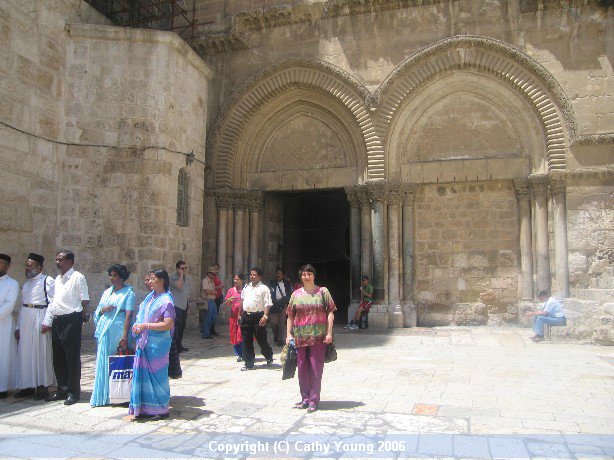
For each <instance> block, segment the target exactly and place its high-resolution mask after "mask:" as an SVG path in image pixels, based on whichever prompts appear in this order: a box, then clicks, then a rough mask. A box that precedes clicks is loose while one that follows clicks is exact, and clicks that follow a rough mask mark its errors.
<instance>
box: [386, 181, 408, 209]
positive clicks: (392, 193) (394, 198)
mask: <svg viewBox="0 0 614 460" xmlns="http://www.w3.org/2000/svg"><path fill="white" fill-rule="evenodd" d="M387 188H388V190H387V192H386V201H387V202H388V204H392V205H398V204H401V201H402V199H403V195H404V193H403V192H404V190H403V184H402V183H399V182H389V183H388V187H387Z"/></svg>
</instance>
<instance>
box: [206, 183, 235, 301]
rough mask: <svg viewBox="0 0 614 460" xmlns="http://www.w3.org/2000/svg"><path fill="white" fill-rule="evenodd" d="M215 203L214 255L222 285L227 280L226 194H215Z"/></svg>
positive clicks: (219, 192) (218, 192)
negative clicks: (215, 238) (215, 231)
mask: <svg viewBox="0 0 614 460" xmlns="http://www.w3.org/2000/svg"><path fill="white" fill-rule="evenodd" d="M215 203H216V205H217V241H216V246H217V248H216V254H217V263H218V264H220V273H219V276H220V279H221V280H222V282H223V283H225V282H226V281H227V280H228V273H227V271H228V267H227V265H226V246H227V240H226V235H227V232H228V228H227V225H228V219H227V218H228V205H229V202H228V194H227V193H225V192H223V191H217V192H215ZM199 292H200V291H199Z"/></svg>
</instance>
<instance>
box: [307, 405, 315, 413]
mask: <svg viewBox="0 0 614 460" xmlns="http://www.w3.org/2000/svg"><path fill="white" fill-rule="evenodd" d="M317 410H318V406H309V409H307V412H309V413H312V412H315V411H317Z"/></svg>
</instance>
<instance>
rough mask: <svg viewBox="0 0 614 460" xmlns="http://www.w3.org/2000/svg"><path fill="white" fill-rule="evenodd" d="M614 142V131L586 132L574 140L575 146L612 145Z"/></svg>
mask: <svg viewBox="0 0 614 460" xmlns="http://www.w3.org/2000/svg"><path fill="white" fill-rule="evenodd" d="M610 144H614V133H605V134H585V135H582V136H578V137H577V138H576V139H575V140H574V142H573V145H574V146H576V145H577V146H579V147H585V146H586V147H587V146H591V145H610Z"/></svg>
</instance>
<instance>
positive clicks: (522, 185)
mask: <svg viewBox="0 0 614 460" xmlns="http://www.w3.org/2000/svg"><path fill="white" fill-rule="evenodd" d="M514 191H515V193H516V199H517V200H518V201H522V200H530V199H531V186H530V183H529V179H524V178H519V179H514Z"/></svg>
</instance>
